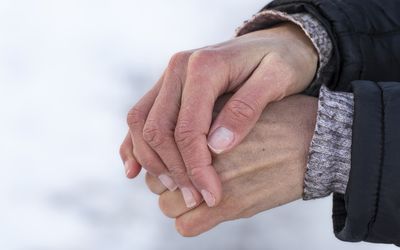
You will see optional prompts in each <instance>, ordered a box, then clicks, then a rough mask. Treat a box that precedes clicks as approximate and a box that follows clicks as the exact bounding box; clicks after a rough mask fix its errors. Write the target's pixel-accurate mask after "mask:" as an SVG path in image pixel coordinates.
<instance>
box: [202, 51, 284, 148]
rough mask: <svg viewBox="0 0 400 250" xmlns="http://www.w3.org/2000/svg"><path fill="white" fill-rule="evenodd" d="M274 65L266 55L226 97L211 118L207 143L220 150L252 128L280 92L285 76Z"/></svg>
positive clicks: (229, 145) (233, 142) (235, 141)
mask: <svg viewBox="0 0 400 250" xmlns="http://www.w3.org/2000/svg"><path fill="white" fill-rule="evenodd" d="M281 70H282V69H277V65H274V60H272V59H269V58H266V59H265V60H264V61H262V62H261V63H260V65H259V67H258V68H257V69H256V70H255V71H254V73H253V74H252V75H251V76H250V77H249V79H248V80H247V81H246V82H245V83H243V86H242V87H241V88H240V89H239V90H238V91H237V92H236V93H235V94H234V95H233V96H232V97H231V98H230V99H229V101H228V102H227V103H226V104H225V105H224V107H223V109H222V110H221V112H220V113H219V115H218V116H217V118H216V119H215V121H214V122H213V124H212V126H211V129H210V133H209V137H208V146H209V148H210V149H211V150H212V151H213V152H214V153H216V154H220V153H223V152H226V151H229V150H230V149H232V148H234V147H235V146H236V145H238V144H239V143H240V142H241V141H242V140H243V139H244V138H245V137H246V136H247V134H248V133H249V132H250V131H251V130H252V128H253V127H254V125H255V123H256V122H257V121H258V119H259V118H260V115H261V113H262V111H263V110H264V108H265V107H266V106H267V105H268V103H270V102H271V101H274V100H279V99H281V98H282V97H283V96H284V94H281V95H278V94H277V93H283V92H284V91H283V87H281V86H286V85H287V84H285V82H286V81H288V78H289V77H288V76H285V75H283V74H282V73H281Z"/></svg>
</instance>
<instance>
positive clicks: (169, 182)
mask: <svg viewBox="0 0 400 250" xmlns="http://www.w3.org/2000/svg"><path fill="white" fill-rule="evenodd" d="M158 179H159V180H160V181H161V183H162V184H163V185H164V186H165V187H166V188H168V189H169V191H175V190H176V189H177V188H178V186H177V185H176V184H175V182H174V181H173V180H172V179H171V177H169V176H168V175H165V174H162V175H160V176H158Z"/></svg>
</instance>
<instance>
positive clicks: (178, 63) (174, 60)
mask: <svg viewBox="0 0 400 250" xmlns="http://www.w3.org/2000/svg"><path fill="white" fill-rule="evenodd" d="M190 55H191V53H190V52H189V51H181V52H177V53H175V54H174V55H173V56H172V57H171V59H170V60H169V63H168V68H169V69H175V68H180V67H185V65H186V64H187V61H188V59H189V57H190Z"/></svg>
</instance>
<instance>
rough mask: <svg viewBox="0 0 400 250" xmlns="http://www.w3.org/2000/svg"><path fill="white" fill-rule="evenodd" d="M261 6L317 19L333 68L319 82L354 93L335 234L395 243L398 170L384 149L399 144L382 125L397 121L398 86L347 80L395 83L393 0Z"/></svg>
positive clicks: (398, 18)
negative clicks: (347, 178)
mask: <svg viewBox="0 0 400 250" xmlns="http://www.w3.org/2000/svg"><path fill="white" fill-rule="evenodd" d="M266 9H274V10H281V11H286V12H288V13H298V12H306V13H309V14H311V15H313V16H314V17H315V18H317V19H318V20H319V21H320V22H321V23H322V24H323V25H324V27H325V28H326V30H327V32H328V34H329V36H330V38H331V40H332V42H333V48H334V54H333V59H334V61H335V62H336V68H337V71H336V73H335V77H334V79H333V81H331V82H328V83H327V85H328V86H329V87H330V88H331V89H334V90H339V91H351V90H354V95H355V97H354V105H355V108H354V125H353V135H352V144H353V145H352V154H351V157H352V158H351V164H352V168H351V171H350V181H349V184H348V187H347V189H346V194H345V195H339V194H335V196H334V209H333V213H334V214H333V219H334V229H335V233H336V236H337V237H338V238H340V239H342V240H347V241H370V242H381V243H395V244H399V239H400V235H399V232H400V222H398V214H397V212H395V210H396V209H398V207H399V201H398V200H399V199H398V192H396V191H394V190H398V187H397V186H396V183H398V182H397V179H398V176H399V175H400V173H399V171H398V170H396V169H395V166H398V162H399V160H398V159H397V158H396V153H395V152H394V149H393V148H392V147H394V146H397V149H398V148H399V145H396V141H397V143H398V142H399V139H398V137H399V134H398V132H396V130H394V129H390V130H388V129H387V128H388V126H389V127H391V126H394V124H397V126H399V124H398V123H396V122H398V120H397V119H398V118H396V115H395V114H394V113H395V111H396V109H397V112H398V111H399V110H398V106H397V108H396V105H398V104H396V98H395V97H396V96H399V93H398V92H397V91H398V90H397V89H398V88H399V84H398V83H394V82H392V83H379V84H377V83H373V82H368V81H355V82H353V83H352V84H350V83H351V82H352V81H354V80H358V79H368V80H373V81H390V80H400V71H399V70H398V69H397V67H398V65H399V62H400V46H399V44H400V15H398V13H399V11H400V6H399V2H398V1H395V0H386V1H373V0H367V1H356V0H349V1H322V0H319V1H317V0H313V1H311V0H310V1H288V0H284V1H274V2H272V3H271V4H269V5H268V6H267V7H266ZM397 99H398V98H397ZM389 114H390V115H389ZM374 125H375V126H374ZM387 144H389V145H390V147H387V146H386V145H387ZM390 148H392V149H390ZM385 173H386V174H385ZM395 180H396V181H395Z"/></svg>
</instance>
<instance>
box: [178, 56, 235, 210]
mask: <svg viewBox="0 0 400 250" xmlns="http://www.w3.org/2000/svg"><path fill="white" fill-rule="evenodd" d="M208 53H209V52H207V53H206V54H205V53H204V52H202V51H199V53H197V52H196V53H194V54H193V55H192V57H191V58H190V60H189V65H188V72H187V77H186V81H185V84H184V88H183V93H182V100H181V109H180V111H179V116H178V121H177V125H176V128H175V141H176V143H177V145H178V148H179V151H180V153H181V156H182V159H183V161H184V163H185V166H186V168H187V172H188V175H189V177H190V179H191V180H192V183H193V185H194V186H195V187H196V188H197V190H199V191H200V193H201V194H202V196H203V198H204V200H205V201H206V203H207V205H208V206H209V207H213V206H216V205H217V204H218V203H219V202H220V200H221V196H222V188H221V181H220V179H219V176H218V174H217V173H216V171H215V169H214V167H213V165H212V157H211V152H210V151H209V148H208V146H207V135H208V132H209V129H210V125H211V121H212V112H213V108H214V103H215V101H216V99H217V97H218V95H219V93H220V92H221V90H222V89H223V88H224V87H225V86H226V85H227V83H225V81H227V79H223V74H221V70H220V69H219V70H217V69H218V67H214V66H216V65H214V64H217V62H213V60H212V59H211V60H210V56H212V55H209V54H208ZM211 64H213V65H211Z"/></svg>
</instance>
